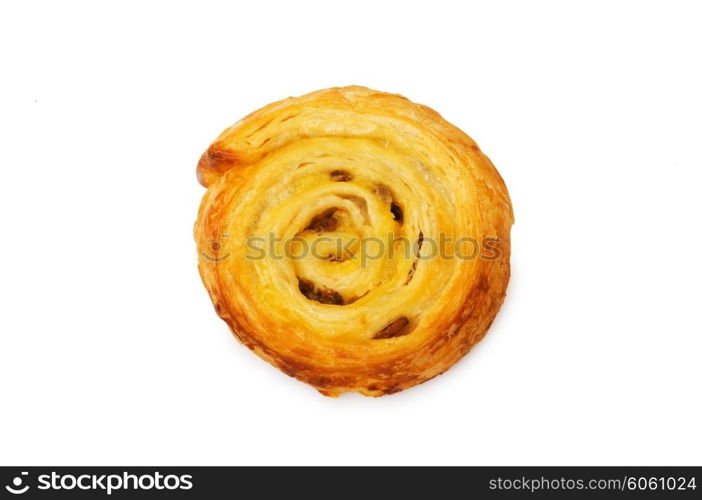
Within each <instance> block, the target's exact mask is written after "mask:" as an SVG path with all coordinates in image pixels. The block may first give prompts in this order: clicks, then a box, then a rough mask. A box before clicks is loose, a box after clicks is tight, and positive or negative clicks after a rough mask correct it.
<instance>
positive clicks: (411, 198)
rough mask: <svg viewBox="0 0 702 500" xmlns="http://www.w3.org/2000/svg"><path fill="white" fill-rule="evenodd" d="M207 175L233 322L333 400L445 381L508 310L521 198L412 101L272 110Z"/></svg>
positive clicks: (213, 267) (301, 100) (207, 213)
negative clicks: (516, 206) (503, 308)
mask: <svg viewBox="0 0 702 500" xmlns="http://www.w3.org/2000/svg"><path fill="white" fill-rule="evenodd" d="M197 176H198V180H199V181H200V183H201V184H202V185H203V186H205V187H206V188H207V192H206V193H205V195H204V197H203V199H202V204H201V206H200V211H199V214H198V219H197V222H196V224H195V239H196V241H197V245H198V253H199V270H200V275H201V276H202V281H203V283H204V284H205V287H206V288H207V291H208V292H209V294H210V297H211V299H212V302H213V304H214V307H215V310H216V312H217V314H218V315H219V316H220V317H221V318H222V319H223V320H224V321H226V322H227V324H228V325H229V327H230V328H231V330H232V332H233V333H234V335H236V337H237V338H238V339H239V340H240V341H241V342H242V343H243V344H244V345H246V346H247V347H249V348H250V349H251V350H253V351H254V352H255V353H256V354H258V355H259V356H260V357H262V358H263V359H265V360H266V361H268V362H270V363H271V364H273V365H274V366H276V367H278V368H279V369H281V370H282V371H283V372H285V373H287V374H288V375H290V376H293V377H295V378H297V379H299V380H301V381H303V382H306V383H308V384H310V385H312V386H314V387H315V388H316V389H318V390H319V391H320V392H321V393H322V394H325V395H327V396H338V395H339V394H340V393H342V392H345V391H355V392H359V393H362V394H365V395H369V396H382V395H384V394H392V393H396V392H398V391H401V390H403V389H406V388H408V387H411V386H414V385H416V384H420V383H422V382H425V381H427V380H429V379H431V378H432V377H435V376H436V375H439V374H441V373H443V372H444V371H446V370H447V369H448V368H450V367H451V366H452V365H453V364H454V363H456V362H457V361H458V360H459V359H461V357H463V356H464V355H465V354H466V353H467V352H468V351H469V350H470V349H471V347H473V346H474V345H475V344H476V342H478V341H479V340H480V339H481V338H482V337H483V336H484V335H485V333H486V331H487V329H488V328H489V326H490V324H491V323H492V321H493V319H494V317H495V315H496V314H497V311H498V309H499V307H500V305H501V304H502V301H503V300H504V296H505V292H506V289H507V283H508V281H509V257H510V235H509V232H510V228H511V225H512V222H513V215H512V207H511V203H510V199H509V195H508V193H507V189H506V187H505V184H504V182H503V180H502V178H501V177H500V175H499V174H498V172H497V170H496V169H495V168H494V166H493V165H492V163H491V162H490V160H489V159H488V158H487V157H486V156H485V155H484V154H483V153H482V152H481V151H480V149H479V148H478V146H477V145H476V144H475V142H474V141H473V140H472V139H471V138H470V137H468V136H467V135H466V134H464V133H463V132H461V131H460V130H459V129H457V128H456V127H454V126H453V125H451V124H450V123H448V122H446V121H445V120H444V119H443V118H442V117H441V116H440V115H439V114H438V113H436V112H435V111H433V110H431V109H430V108H427V107H426V106H422V105H419V104H415V103H412V102H410V101H409V100H407V99H405V98H404V97H401V96H399V95H395V94H388V93H384V92H378V91H374V90H370V89H368V88H364V87H356V86H354V87H343V88H331V89H326V90H320V91H317V92H313V93H311V94H307V95H305V96H302V97H295V98H288V99H284V100H282V101H279V102H276V103H273V104H270V105H268V106H265V107H264V108H262V109H260V110H258V111H255V112H254V113H252V114H250V115H248V116H247V117H245V118H244V119H242V120H240V121H239V122H237V123H236V124H234V125H233V126H232V127H230V128H228V129H226V130H225V131H224V132H222V134H220V136H219V137H218V138H217V140H216V141H215V142H214V143H213V144H212V145H211V146H210V147H209V148H208V149H207V151H206V152H205V153H204V154H203V156H202V158H201V159H200V161H199V163H198V166H197ZM460 238H463V240H461V245H472V246H473V247H476V246H477V247H478V248H479V252H478V253H477V254H476V252H474V251H470V250H464V249H463V247H459V246H458V243H456V242H458V241H459V239H460ZM315 240H319V244H318V246H317V251H316V252H315V253H314V255H312V254H311V252H308V253H305V252H304V250H305V249H310V248H311V246H312V243H313V242H314V241H315ZM332 242H333V244H332ZM339 242H343V245H344V247H343V248H342V246H341V245H340V243H339ZM359 242H363V244H360V243H359ZM381 242H385V243H386V245H385V246H383V243H381ZM430 242H431V245H430V244H429V243H430ZM371 243H372V244H371ZM476 243H477V245H476ZM286 245H287V247H285V246H286ZM284 247H285V248H284ZM391 248H392V249H393V250H394V251H393V252H391V251H390V249H391ZM408 249H409V250H408ZM442 252H443V255H439V254H440V253H442ZM473 254H475V255H473ZM376 255H379V256H376ZM432 255H433V256H432Z"/></svg>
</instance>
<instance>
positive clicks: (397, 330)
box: [373, 316, 409, 339]
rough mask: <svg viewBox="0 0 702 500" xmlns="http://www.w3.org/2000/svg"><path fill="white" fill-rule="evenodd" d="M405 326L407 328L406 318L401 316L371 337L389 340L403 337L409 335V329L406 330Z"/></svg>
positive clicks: (407, 321)
mask: <svg viewBox="0 0 702 500" xmlns="http://www.w3.org/2000/svg"><path fill="white" fill-rule="evenodd" d="M407 326H409V320H408V319H407V318H406V317H404V316H401V317H399V318H397V319H396V320H395V321H393V322H392V323H390V324H389V325H387V326H386V327H385V328H383V329H382V330H380V331H379V332H378V333H376V334H375V335H373V338H374V339H390V338H393V337H401V336H403V335H407V334H408V333H409V329H408V328H407Z"/></svg>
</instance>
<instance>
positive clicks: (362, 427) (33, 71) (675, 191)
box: [0, 0, 702, 465]
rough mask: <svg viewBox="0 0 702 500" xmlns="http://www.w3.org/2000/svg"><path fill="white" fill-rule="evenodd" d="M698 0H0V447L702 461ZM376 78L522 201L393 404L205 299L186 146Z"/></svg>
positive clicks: (358, 458)
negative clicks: (469, 333) (479, 325)
mask: <svg viewBox="0 0 702 500" xmlns="http://www.w3.org/2000/svg"><path fill="white" fill-rule="evenodd" d="M700 14H701V12H700V7H699V3H698V4H695V3H694V2H689V3H687V2H676V1H673V2H658V3H648V2H631V3H625V2H603V3H593V2H582V3H580V5H577V4H575V3H572V2H567V3H566V2H548V3H544V2H536V3H535V2H513V3H512V2H510V3H503V2H484V3H480V4H468V3H464V2H461V3H459V2H456V3H443V2H440V1H436V0H434V1H431V2H422V3H420V4H412V3H408V2H402V3H400V2H397V3H395V2H393V3H391V2H387V3H384V2H380V1H373V2H359V1H357V0H354V1H353V2H344V3H335V2H318V3H307V2H301V1H294V2H282V3H280V4H270V3H266V2H260V1H255V2H254V1H251V2H246V3H241V4H236V3H235V2H223V3H221V4H219V3H207V2H202V1H199V2H193V3H192V4H191V5H190V6H188V7H186V6H184V5H182V4H178V3H173V2H167V3H163V4H157V3H149V2H136V3H133V4H128V3H125V2H113V3H112V4H111V5H108V4H106V3H102V2H100V3H96V2H85V3H80V4H79V3H72V2H52V3H50V2H46V3H33V2H6V3H3V7H2V8H0V51H1V52H0V53H1V55H2V61H1V63H2V67H1V74H2V76H1V77H0V87H1V89H2V91H1V93H0V99H1V101H0V104H1V107H0V138H1V139H0V141H1V144H2V146H1V149H0V165H1V168H2V177H1V180H0V218H1V222H2V245H1V246H0V256H1V259H0V293H1V294H2V297H1V299H2V300H1V305H0V332H1V333H0V384H1V387H0V388H1V392H2V394H1V398H2V399H1V401H2V402H1V403H0V405H1V407H0V462H1V463H2V464H4V465H10V464H56V465H60V464H135V465H137V464H141V465H150V464H163V465H173V464H494V465H501V464H563V465H568V464H571V465H572V464H600V465H606V464H609V465H616V464H631V465H638V464H671V465H677V464H697V465H700V462H702V451H701V450H702V436H701V431H700V428H701V427H700V421H702V403H701V402H700V381H701V380H702V363H701V362H700V354H701V350H702V327H701V322H700V314H699V311H700V299H701V296H702V293H701V289H700V283H701V281H700V280H701V279H702V273H701V266H700V253H701V251H702V245H701V240H700V220H699V219H700V214H701V213H702V211H701V207H700V185H701V181H702V173H701V172H702V143H701V140H700V139H701V133H702V98H701V96H702V72H701V67H702V66H701V65H700V59H701V58H700V53H701V47H702V34H701V33H702V32H701V30H700V18H701V16H700ZM347 84H361V85H366V86H369V87H372V88H376V89H379V90H386V91H391V92H397V93H400V94H403V95H405V96H407V97H409V98H410V99H412V100H414V101H416V102H421V103H424V104H427V105H429V106H431V107H433V108H435V109H436V110H438V111H439V112H441V113H442V114H443V115H444V116H445V117H446V118H447V119H448V120H449V121H451V122H453V123H454V124H456V125H458V126H459V127H460V128H462V129H463V130H465V131H466V132H467V133H468V134H470V135H471V136H472V137H473V138H474V139H475V140H476V141H477V142H478V144H480V146H481V148H482V149H483V150H484V151H485V152H486V153H487V154H488V155H489V156H490V157H491V158H492V160H493V162H494V163H495V165H496V166H497V167H498V169H499V171H500V172H501V174H502V175H503V177H504V178H505V180H506V182H507V185H508V187H509V190H510V193H511V196H512V200H513V203H514V208H515V214H516V224H515V226H514V229H513V238H514V240H513V280H512V282H511V284H510V289H509V292H508V297H507V301H506V302H505V305H504V307H503V309H502V311H501V313H500V314H499V316H498V319H497V320H496V321H495V323H494V325H493V327H492V328H491V330H490V332H489V334H488V335H487V337H486V338H485V340H484V341H483V342H482V343H481V344H480V345H479V346H478V347H476V348H475V349H474V350H473V352H471V353H470V354H469V355H468V356H467V357H466V358H465V359H464V360H463V361H462V362H460V363H459V364H458V365H456V366H455V367H453V368H452V369H451V370H450V371H449V372H448V373H446V374H445V375H443V376H441V377H438V378H437V379H435V380H433V381H431V382H429V383H426V384H424V385H422V386H419V387H416V388H413V389H410V390H407V391H405V392H403V393H400V394H397V395H394V396H390V397H384V398H380V399H370V398H363V397H361V396H358V395H345V396H343V397H341V398H340V399H329V398H325V397H322V396H321V395H319V394H318V393H317V392H315V391H314V390H313V389H311V388H310V387H308V386H306V385H304V384H302V383H300V382H297V381H295V380H293V379H291V378H288V377H287V376H286V375H283V374H282V373H280V372H278V371H277V370H275V369H274V368H272V367H270V366H269V365H267V364H266V363H264V362H263V361H261V360H260V359H258V358H257V357H256V356H254V355H253V354H252V353H251V352H249V351H248V350H247V349H245V348H244V347H242V346H240V345H239V344H238V343H237V342H236V341H235V339H234V338H233V337H232V335H231V334H230V333H229V331H228V329H227V327H226V325H225V324H224V323H223V322H222V321H220V320H219V319H218V318H217V316H216V315H215V313H214V311H213V308H212V305H211V303H210V301H209V299H208V297H207V294H206V292H205V290H204V287H203V286H202V284H201V282H200V278H199V276H198V273H197V270H196V250H195V244H194V241H193V238H192V226H193V223H194V220H195V216H196V211H197V208H198V204H199V201H200V198H201V196H202V194H203V192H204V189H203V188H202V187H200V186H199V185H198V184H197V182H196V179H195V165H196V162H197V160H198V158H199V156H200V154H201V153H202V152H203V151H204V150H205V148H206V147H207V146H208V145H209V143H210V142H211V141H212V140H214V138H215V137H216V136H217V134H218V133H219V132H220V131H221V130H222V129H224V128H225V127H226V126H228V125H230V124H232V123H233V122H235V121H237V120H238V119H239V118H241V117H242V116H244V115H245V114H247V113H249V112H250V111H253V110H255V109H257V108H258V107H260V106H262V105H264V104H267V103H268V102H271V101H274V100H277V99H280V98H283V97H286V96H288V95H299V94H303V93H306V92H309V91H312V90H316V89H320V88H324V87H329V86H336V85H347Z"/></svg>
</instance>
